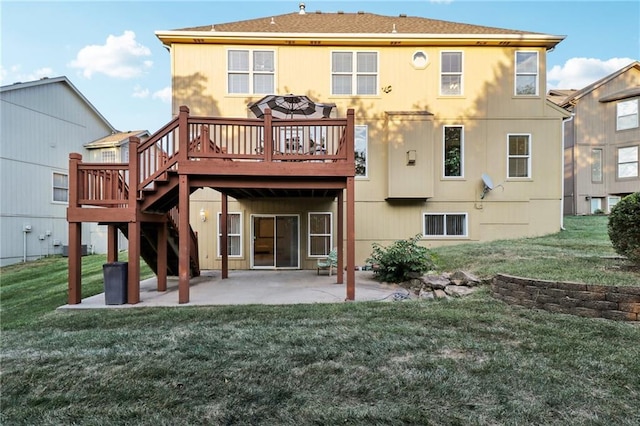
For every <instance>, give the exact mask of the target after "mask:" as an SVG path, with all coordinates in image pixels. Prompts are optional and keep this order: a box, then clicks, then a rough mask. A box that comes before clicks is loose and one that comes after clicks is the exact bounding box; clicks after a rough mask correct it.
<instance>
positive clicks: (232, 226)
mask: <svg viewBox="0 0 640 426" xmlns="http://www.w3.org/2000/svg"><path fill="white" fill-rule="evenodd" d="M221 219H222V213H221V212H218V257H220V256H222V254H221V251H220V247H221V246H222V221H221ZM227 238H228V239H227V254H228V255H229V257H241V256H242V214H241V213H227Z"/></svg>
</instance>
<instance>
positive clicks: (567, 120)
mask: <svg viewBox="0 0 640 426" xmlns="http://www.w3.org/2000/svg"><path fill="white" fill-rule="evenodd" d="M574 117H575V114H574V113H571V117H569V118H563V119H562V146H561V148H560V150H561V153H562V156H561V157H560V158H562V161H561V165H560V167H561V173H560V181H561V182H562V186H561V188H562V191H561V192H562V195H561V200H562V201H561V203H560V230H561V231H564V230H565V228H564V167H565V165H564V135H565V127H566V125H567V123H569V122H571V121H573V118H574ZM571 134H572V135H573V132H571ZM574 150H575V143H574V144H573V145H572V146H571V168H572V169H573V167H574V166H575V164H574V161H573V159H574V158H575V155H574V154H575V152H574ZM571 174H572V176H573V175H575V173H574V171H573V170H572V172H571ZM573 181H574V183H575V176H573ZM575 197H576V192H575V191H573V200H575Z"/></svg>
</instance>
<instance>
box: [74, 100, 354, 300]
mask: <svg viewBox="0 0 640 426" xmlns="http://www.w3.org/2000/svg"><path fill="white" fill-rule="evenodd" d="M129 158H130V161H129V163H123V164H104V163H93V164H89V163H83V162H82V156H81V155H80V154H76V153H72V154H71V155H70V157H69V208H68V210H67V220H68V222H69V304H76V303H80V302H81V276H80V241H81V234H80V232H81V224H82V222H98V223H102V224H106V225H108V227H109V233H108V237H109V238H108V240H109V242H108V254H107V261H114V260H115V258H116V254H117V247H116V243H115V241H116V240H117V239H116V235H117V231H116V230H117V229H121V230H123V232H124V233H125V235H127V237H128V239H129V266H128V267H129V270H128V280H129V290H128V302H129V303H137V302H138V301H139V300H140V289H139V272H140V271H139V267H138V266H137V265H138V259H139V258H140V256H142V257H143V258H144V259H145V261H146V262H147V263H148V264H149V265H150V266H151V267H152V268H153V269H154V271H155V272H156V274H157V275H158V290H159V291H163V290H164V289H166V276H167V273H169V274H171V273H173V272H174V271H175V270H177V271H178V276H179V280H180V284H179V302H180V303H186V302H188V301H189V278H190V277H191V276H195V275H197V274H199V265H198V261H197V258H198V241H197V235H196V234H195V233H194V232H193V230H192V229H191V227H190V225H189V222H188V218H189V195H190V194H191V193H192V192H193V191H195V190H196V189H198V188H204V187H209V188H213V189H215V190H217V191H219V192H220V193H221V194H222V202H221V211H222V215H221V229H222V230H223V236H222V240H223V241H226V239H227V235H226V229H227V226H226V216H227V215H226V212H227V204H228V197H233V198H236V199H242V198H264V197H282V198H293V197H316V196H318V197H333V198H337V199H338V218H337V219H338V221H337V223H338V224H339V226H338V235H337V238H338V241H345V236H346V252H347V253H346V266H347V268H346V270H347V297H346V298H347V299H348V300H353V299H354V298H355V284H354V283H355V274H354V269H355V247H354V240H355V234H354V224H355V222H354V221H355V216H354V193H353V191H354V175H355V161H354V113H353V110H349V111H348V113H347V117H346V118H337V119H314V120H299V119H291V120H281V119H273V118H272V117H271V113H270V112H269V111H267V112H266V114H265V116H264V117H263V118H259V119H251V118H247V119H241V118H221V117H191V116H190V115H189V109H188V108H187V107H184V106H183V107H181V108H180V114H179V116H178V117H177V118H175V119H174V120H172V121H171V122H169V123H168V124H167V125H166V126H164V127H163V128H162V129H160V130H159V131H158V132H157V133H156V134H154V135H152V136H151V137H150V138H149V139H147V140H146V141H144V142H142V143H140V141H139V140H138V139H137V138H135V137H132V138H131V139H130V141H129ZM131 160H132V161H131ZM131 188H133V190H132V189H131ZM345 190H346V195H347V197H346V201H347V203H346V235H345V232H344V231H345V230H344V229H343V226H342V224H343V223H344V219H345V213H344V212H343V209H344V207H343V206H344V202H343V201H344V191H345ZM172 238H173V240H172ZM176 247H177V249H176ZM338 249H339V253H338V261H339V265H338V282H339V283H342V282H343V271H344V269H345V268H344V266H345V265H344V264H343V259H344V254H343V253H342V251H343V248H342V244H339V245H338ZM221 251H222V277H223V278H226V277H227V276H228V256H227V253H226V246H225V245H223V246H222V247H221ZM171 259H173V261H172V260H171ZM175 262H177V265H174V263H175Z"/></svg>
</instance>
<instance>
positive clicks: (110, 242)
mask: <svg viewBox="0 0 640 426" xmlns="http://www.w3.org/2000/svg"><path fill="white" fill-rule="evenodd" d="M117 261H118V227H117V226H116V225H107V263H113V262H117Z"/></svg>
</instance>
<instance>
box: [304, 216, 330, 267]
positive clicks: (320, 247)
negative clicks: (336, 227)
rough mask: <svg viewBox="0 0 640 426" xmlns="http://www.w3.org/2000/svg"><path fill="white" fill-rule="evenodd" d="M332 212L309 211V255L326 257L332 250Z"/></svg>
mask: <svg viewBox="0 0 640 426" xmlns="http://www.w3.org/2000/svg"><path fill="white" fill-rule="evenodd" d="M332 229H333V227H332V223H331V213H329V212H321V213H309V256H310V257H320V256H321V257H325V256H327V255H328V254H329V252H330V251H331V246H332V244H333V242H332V239H331V230H332Z"/></svg>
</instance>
